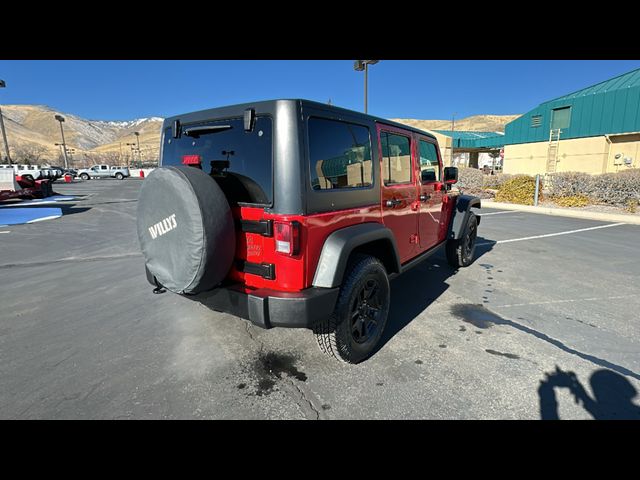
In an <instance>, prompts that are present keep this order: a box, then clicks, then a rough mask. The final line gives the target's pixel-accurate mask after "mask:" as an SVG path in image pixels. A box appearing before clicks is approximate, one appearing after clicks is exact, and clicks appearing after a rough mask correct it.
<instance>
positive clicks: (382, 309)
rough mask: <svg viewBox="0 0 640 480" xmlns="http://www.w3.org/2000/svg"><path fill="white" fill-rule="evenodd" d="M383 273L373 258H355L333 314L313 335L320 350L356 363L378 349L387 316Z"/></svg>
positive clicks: (386, 280)
mask: <svg viewBox="0 0 640 480" xmlns="http://www.w3.org/2000/svg"><path fill="white" fill-rule="evenodd" d="M389 303H390V287H389V278H388V277H387V271H386V270H385V268H384V266H383V265H382V263H381V262H380V260H378V259H377V258H375V257H371V256H368V255H357V256H356V257H355V258H354V259H353V260H352V262H351V265H350V267H349V268H348V269H347V272H346V274H345V277H344V281H343V283H342V286H341V287H340V295H339V296H338V302H337V303H336V307H335V310H334V312H333V314H332V315H331V316H330V317H329V318H328V319H326V320H323V321H320V322H318V324H316V325H315V327H314V333H315V336H316V340H317V342H318V346H319V347H320V350H321V351H322V352H324V353H326V354H327V355H329V356H331V357H333V358H335V359H337V360H340V361H342V362H345V363H360V362H362V361H363V360H366V359H367V358H369V356H371V354H372V353H373V351H374V349H375V348H376V346H377V345H378V342H379V341H380V338H381V337H382V332H383V331H384V328H385V325H386V323H387V317H388V315H389Z"/></svg>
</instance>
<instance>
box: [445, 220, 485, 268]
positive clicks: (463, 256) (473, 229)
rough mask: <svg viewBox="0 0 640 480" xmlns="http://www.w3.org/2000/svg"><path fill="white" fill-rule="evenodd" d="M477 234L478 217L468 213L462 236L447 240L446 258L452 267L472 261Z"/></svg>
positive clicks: (458, 266)
mask: <svg viewBox="0 0 640 480" xmlns="http://www.w3.org/2000/svg"><path fill="white" fill-rule="evenodd" d="M477 236H478V219H477V218H476V216H475V214H473V213H471V212H470V213H469V218H468V219H467V224H466V225H465V227H464V232H463V234H462V237H461V238H459V239H458V240H448V241H447V247H446V248H447V260H448V262H449V265H451V266H452V267H454V268H460V267H468V266H469V265H471V263H472V262H473V255H474V254H475V251H476V237H477Z"/></svg>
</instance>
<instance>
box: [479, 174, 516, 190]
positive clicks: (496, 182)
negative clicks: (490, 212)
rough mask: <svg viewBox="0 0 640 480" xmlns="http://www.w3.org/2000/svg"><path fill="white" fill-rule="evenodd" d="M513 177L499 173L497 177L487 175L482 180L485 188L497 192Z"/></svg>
mask: <svg viewBox="0 0 640 480" xmlns="http://www.w3.org/2000/svg"><path fill="white" fill-rule="evenodd" d="M512 178H513V175H510V174H508V173H497V174H495V175H485V176H484V178H483V179H482V186H483V188H492V189H495V190H500V188H502V185H504V182H506V181H507V180H511V179H512Z"/></svg>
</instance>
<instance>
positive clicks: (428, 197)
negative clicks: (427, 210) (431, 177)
mask: <svg viewBox="0 0 640 480" xmlns="http://www.w3.org/2000/svg"><path fill="white" fill-rule="evenodd" d="M430 198H431V195H420V201H421V202H426V201H427V200H429V199H430Z"/></svg>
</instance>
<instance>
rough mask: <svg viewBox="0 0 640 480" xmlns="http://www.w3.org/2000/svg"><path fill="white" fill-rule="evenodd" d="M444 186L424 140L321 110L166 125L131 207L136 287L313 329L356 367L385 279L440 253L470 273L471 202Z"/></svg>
mask: <svg viewBox="0 0 640 480" xmlns="http://www.w3.org/2000/svg"><path fill="white" fill-rule="evenodd" d="M456 181H457V169H456V168H453V167H447V168H444V169H443V168H442V159H441V158H440V153H439V149H438V144H437V142H436V140H435V138H434V137H433V136H431V135H429V134H428V133H425V132H423V131H420V130H417V129H415V128H411V127H408V126H406V125H401V124H398V123H394V122H390V121H388V120H384V119H382V118H376V117H372V116H369V115H364V114H362V113H358V112H354V111H350V110H345V109H341V108H337V107H334V106H330V105H324V104H320V103H316V102H311V101H307V100H275V101H267V102H258V103H251V104H244V105H236V106H230V107H224V108H217V109H213V110H206V111H201V112H195V113H189V114H185V115H178V116H176V117H173V118H169V119H167V120H165V122H164V125H163V134H162V148H161V155H160V168H157V169H156V170H154V171H153V172H152V173H151V174H150V175H149V176H148V177H147V178H146V179H145V181H144V183H143V185H142V189H141V192H140V198H139V201H138V237H139V239H140V245H141V249H142V252H143V254H144V257H145V260H146V269H147V278H148V280H149V282H150V283H151V284H152V285H154V286H155V287H156V288H155V289H154V291H155V292H156V293H161V292H163V291H164V290H165V289H167V290H170V291H172V292H175V293H178V294H182V295H184V296H186V297H188V298H190V299H193V300H196V301H199V302H201V303H202V304H204V305H206V306H208V307H210V308H212V309H214V310H217V311H223V312H228V313H232V314H233V315H237V316H239V317H242V318H245V319H248V320H250V321H251V322H252V323H254V324H256V325H258V326H260V327H263V328H271V327H304V328H310V329H313V331H314V332H315V334H316V338H317V340H318V344H319V346H320V348H321V350H322V351H324V352H325V353H327V354H329V355H332V356H333V357H335V358H337V359H339V360H342V361H345V362H349V363H358V362H361V361H362V360H364V359H366V358H367V357H368V356H369V355H371V353H372V352H373V350H374V348H375V346H376V344H377V343H378V341H379V339H380V337H381V335H382V332H383V330H384V328H385V323H386V321H387V315H388V312H389V302H390V288H389V279H391V278H393V277H394V276H395V275H398V274H400V273H403V272H405V271H406V270H407V269H409V268H411V267H413V266H414V265H416V264H417V263H419V262H420V261H422V260H424V259H425V258H427V257H429V256H430V255H431V254H432V253H434V252H435V251H436V250H437V249H439V248H440V247H445V248H446V254H447V258H448V260H449V263H451V265H453V266H454V267H456V268H457V267H464V266H467V265H469V264H470V263H471V262H472V260H473V254H474V249H475V239H476V232H477V226H478V223H479V220H480V218H479V217H477V216H476V215H474V214H473V213H472V212H471V210H470V209H471V208H472V207H475V208H479V207H480V199H478V198H475V197H469V196H465V195H455V194H452V193H451V192H450V189H451V184H452V183H455V182H456Z"/></svg>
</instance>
